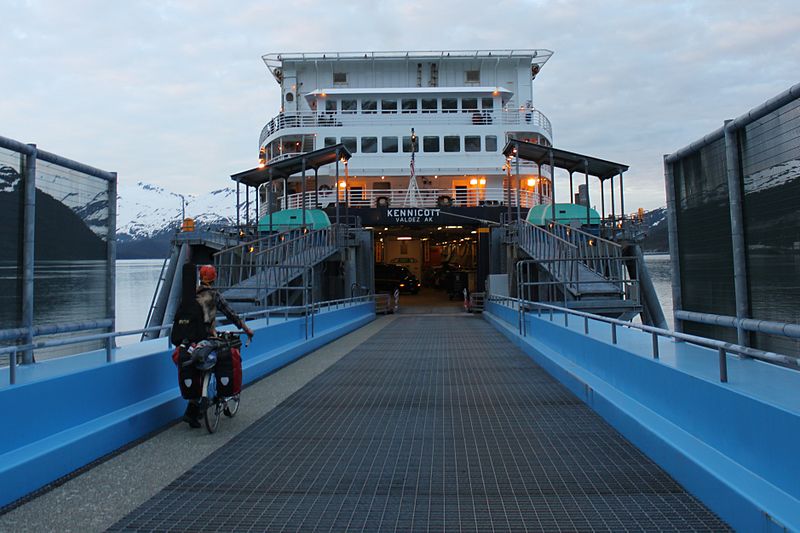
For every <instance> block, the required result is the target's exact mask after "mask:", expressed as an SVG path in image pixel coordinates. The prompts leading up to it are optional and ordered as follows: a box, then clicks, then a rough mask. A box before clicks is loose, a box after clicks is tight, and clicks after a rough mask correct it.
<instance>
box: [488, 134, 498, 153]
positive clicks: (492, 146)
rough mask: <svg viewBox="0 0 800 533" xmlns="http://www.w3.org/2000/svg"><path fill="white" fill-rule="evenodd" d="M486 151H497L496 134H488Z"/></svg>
mask: <svg viewBox="0 0 800 533" xmlns="http://www.w3.org/2000/svg"><path fill="white" fill-rule="evenodd" d="M486 151H487V152H496V151H497V136H496V135H487V136H486Z"/></svg>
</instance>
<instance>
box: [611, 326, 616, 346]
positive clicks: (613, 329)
mask: <svg viewBox="0 0 800 533" xmlns="http://www.w3.org/2000/svg"><path fill="white" fill-rule="evenodd" d="M611 344H617V324H616V323H614V322H612V323H611Z"/></svg>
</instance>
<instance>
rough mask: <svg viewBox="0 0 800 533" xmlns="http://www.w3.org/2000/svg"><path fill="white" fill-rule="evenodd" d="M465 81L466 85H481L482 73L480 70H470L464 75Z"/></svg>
mask: <svg viewBox="0 0 800 533" xmlns="http://www.w3.org/2000/svg"><path fill="white" fill-rule="evenodd" d="M464 80H465V81H466V83H480V82H481V71H480V70H468V71H466V72H465V73H464Z"/></svg>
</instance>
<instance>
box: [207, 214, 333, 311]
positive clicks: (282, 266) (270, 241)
mask: <svg viewBox="0 0 800 533" xmlns="http://www.w3.org/2000/svg"><path fill="white" fill-rule="evenodd" d="M345 229H346V228H344V227H343V226H341V225H333V226H331V227H328V228H323V229H318V230H308V229H293V230H289V231H284V232H281V233H276V234H272V235H268V236H266V237H262V238H260V239H256V240H254V241H250V242H245V243H242V244H239V245H237V246H233V247H230V248H227V249H225V250H221V251H220V252H217V253H216V254H214V265H215V267H216V269H217V283H216V286H217V288H218V289H219V290H220V292H221V293H222V295H223V296H225V299H226V300H227V301H228V302H229V303H231V305H232V306H233V307H234V308H235V309H236V310H237V311H239V312H242V311H250V310H254V309H257V308H262V307H264V306H265V305H267V301H268V298H269V297H270V296H271V295H273V294H275V293H277V292H279V291H281V290H283V291H285V293H286V294H288V293H289V292H290V291H292V290H295V291H296V290H303V291H305V290H308V288H309V287H308V282H309V280H308V279H306V276H307V275H308V274H309V273H310V270H311V269H312V268H313V267H314V266H315V265H317V264H319V263H320V262H322V261H324V260H325V259H327V258H328V257H330V256H331V255H333V254H335V253H336V252H338V251H339V248H340V246H341V244H342V240H343V236H344V230H345ZM301 277H302V278H304V282H303V284H302V285H301V286H292V283H293V282H294V281H295V280H298V279H299V278H301Z"/></svg>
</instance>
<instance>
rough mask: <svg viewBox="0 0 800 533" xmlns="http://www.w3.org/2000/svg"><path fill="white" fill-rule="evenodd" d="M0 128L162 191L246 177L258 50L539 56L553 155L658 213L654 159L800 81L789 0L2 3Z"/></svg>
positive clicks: (538, 88) (259, 82) (263, 107)
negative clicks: (606, 162) (514, 51)
mask: <svg viewBox="0 0 800 533" xmlns="http://www.w3.org/2000/svg"><path fill="white" fill-rule="evenodd" d="M0 14H2V16H1V17H0V20H2V23H0V135H4V136H6V137H11V138H14V139H17V140H20V141H23V142H35V143H37V144H38V145H39V146H40V147H41V148H43V149H45V150H48V151H51V152H56V153H58V154H61V155H64V156H67V157H71V158H73V159H77V160H79V161H82V162H85V163H88V164H91V165H94V166H98V167H100V168H103V169H106V170H115V171H117V172H118V173H119V176H120V181H121V183H122V184H127V183H132V182H135V181H138V180H143V181H147V182H150V183H154V184H158V185H161V186H164V187H167V188H169V189H171V190H174V191H183V192H189V193H204V192H207V191H209V190H212V189H215V188H220V187H223V186H228V185H229V184H230V181H229V178H228V176H229V175H230V174H232V173H234V172H237V171H240V170H244V169H247V168H251V167H253V166H254V164H255V163H256V158H257V154H258V135H259V132H260V131H261V128H262V126H263V125H264V123H265V122H266V121H267V120H269V118H271V117H272V116H274V115H275V114H276V113H277V111H278V107H279V91H278V86H277V84H276V83H275V82H274V80H273V79H272V77H271V76H270V75H269V73H268V71H267V69H266V67H265V66H264V64H263V63H262V62H261V56H262V55H263V54H264V53H267V52H291V51H352V50H359V51H360V50H365V51H366V50H440V49H441V50H451V49H478V48H479V49H493V48H547V49H550V50H553V51H554V52H555V55H554V56H553V57H552V59H551V60H550V61H549V62H548V64H547V65H546V66H545V68H544V69H543V70H542V72H541V74H540V75H539V76H538V77H537V79H536V81H535V84H534V104H535V105H536V106H537V107H538V108H539V109H540V110H542V111H543V112H544V113H545V114H546V115H547V116H548V117H549V118H550V120H551V121H552V123H553V130H554V137H555V145H556V146H557V147H559V148H563V149H567V150H573V151H577V152H584V153H588V154H591V155H595V156H597V157H602V158H606V159H611V160H614V161H619V162H623V163H627V164H629V165H630V166H631V170H630V172H629V173H628V174H627V175H626V181H625V185H626V207H630V209H628V210H633V209H634V208H635V207H639V206H642V207H645V208H648V209H650V208H654V207H658V206H661V205H664V203H665V201H664V186H663V170H662V156H663V154H665V153H670V152H673V151H675V150H677V149H678V148H681V147H683V146H685V145H686V144H689V143H690V142H692V141H694V140H696V139H698V138H700V137H702V136H703V135H705V134H706V133H709V132H710V131H712V130H714V129H716V128H717V127H719V126H720V125H721V124H722V121H723V119H725V118H734V117H736V116H739V115H741V114H743V113H745V112H746V111H748V110H749V109H750V108H752V107H754V106H756V105H758V104H760V103H762V102H763V101H765V100H767V99H769V98H771V97H773V96H775V95H777V94H778V93H780V92H782V91H784V90H786V89H788V88H789V87H790V86H791V85H793V84H795V83H797V82H798V81H800V68H798V67H800V0H773V1H769V0H766V1H753V0H748V1H722V0H720V1H704V2H701V1H696V2H667V1H664V2H661V1H652V2H651V1H645V0H630V1H624V0H619V1H613V0H605V1H602V2H600V1H596V2H595V1H553V0H550V1H547V2H538V1H527V2H524V1H505V0H499V1H497V0H493V1H486V0H484V1H480V2H478V1H472V0H460V1H451V0H438V1H419V2H413V1H401V2H398V1H392V2H383V1H374V0H372V1H358V2H319V1H317V2H309V1H306V0H295V1H293V2H287V1H282V2H275V1H260V2H234V1H227V2H223V1H218V2H211V1H201V0H192V1H138V2H137V1H132V0H129V1H126V2H113V1H108V0H102V1H55V0H53V1H34V0H31V1H16V0H0Z"/></svg>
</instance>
